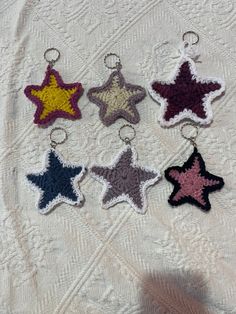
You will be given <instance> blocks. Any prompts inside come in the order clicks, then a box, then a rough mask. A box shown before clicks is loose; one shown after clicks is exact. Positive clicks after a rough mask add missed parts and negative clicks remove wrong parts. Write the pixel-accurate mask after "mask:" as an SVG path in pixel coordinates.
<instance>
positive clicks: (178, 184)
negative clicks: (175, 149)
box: [165, 148, 224, 211]
mask: <svg viewBox="0 0 236 314" xmlns="http://www.w3.org/2000/svg"><path fill="white" fill-rule="evenodd" d="M165 177H166V179H167V180H168V181H170V182H171V183H172V184H173V185H174V190H173V192H172V193H171V195H170V197H169V199H168V202H169V203H170V204H171V205H173V206H178V205H181V204H184V203H190V204H193V205H196V206H198V207H200V208H202V209H203V210H204V211H209V210H210V209H211V204H210V202H209V198H208V196H209V193H210V192H213V191H215V190H220V189H221V188H222V187H223V186H224V180H223V179H222V178H221V177H217V176H215V175H213V174H211V173H209V172H208V171H206V168H205V162H204V160H203V159H202V156H201V154H200V153H199V152H198V150H197V148H194V151H193V153H192V155H191V156H190V157H189V159H188V160H187V161H186V162H185V163H184V165H183V166H182V167H178V166H176V167H170V168H168V169H166V170H165Z"/></svg>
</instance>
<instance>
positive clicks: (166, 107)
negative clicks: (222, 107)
mask: <svg viewBox="0 0 236 314" xmlns="http://www.w3.org/2000/svg"><path fill="white" fill-rule="evenodd" d="M224 90H225V83H224V82H223V81H222V80H220V79H217V78H206V79H202V78H200V77H199V76H198V75H197V71H196V66H195V63H194V62H193V61H192V60H191V59H190V58H189V57H187V56H183V57H182V58H181V60H180V62H179V64H178V65H177V67H176V70H175V74H174V76H173V77H172V78H171V79H170V80H169V81H166V82H163V81H154V82H152V83H151V85H150V87H149V92H150V94H151V96H152V97H153V99H154V100H156V101H157V102H159V103H160V104H161V114H160V116H159V121H160V124H161V125H162V126H171V125H174V124H176V123H177V122H179V121H181V120H183V119H187V118H188V119H191V120H193V121H194V122H196V123H200V124H203V125H204V124H209V123H210V122H211V121H212V119H213V114H212V108H211V101H212V100H213V99H214V98H216V97H217V96H219V95H221V94H222V93H223V91H224Z"/></svg>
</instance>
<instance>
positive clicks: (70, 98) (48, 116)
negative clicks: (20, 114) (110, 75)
mask: <svg viewBox="0 0 236 314" xmlns="http://www.w3.org/2000/svg"><path fill="white" fill-rule="evenodd" d="M82 93H83V88H82V85H81V84H80V83H73V84H65V83H64V82H63V81H62V78H61V76H60V74H59V73H58V72H57V71H56V70H54V69H52V68H51V67H50V66H48V68H47V72H46V76H45V78H44V81H43V83H42V85H41V86H38V85H30V86H27V87H26V88H25V95H26V96H27V97H28V98H29V99H30V100H31V101H32V102H33V103H34V104H35V105H36V106H37V110H36V112H35V116H34V117H35V118H34V123H36V124H47V123H49V122H53V121H54V120H55V119H56V118H60V117H62V118H67V119H78V118H80V117H81V113H80V110H79V108H78V106H77V102H78V99H79V98H80V96H81V95H82Z"/></svg>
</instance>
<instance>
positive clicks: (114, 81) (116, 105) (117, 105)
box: [87, 71, 146, 126]
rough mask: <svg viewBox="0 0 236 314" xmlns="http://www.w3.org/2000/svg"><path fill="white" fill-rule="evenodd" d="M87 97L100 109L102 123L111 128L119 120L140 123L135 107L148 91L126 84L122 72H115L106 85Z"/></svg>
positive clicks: (95, 88)
mask: <svg viewBox="0 0 236 314" xmlns="http://www.w3.org/2000/svg"><path fill="white" fill-rule="evenodd" d="M87 95H88V98H89V100H90V101H91V102H93V103H95V104H96V105H97V106H98V107H99V108H100V111H99V116H100V119H101V121H102V122H103V123H104V124H105V125H106V126H109V125H111V124H112V123H114V122H115V121H116V120H117V119H118V118H124V119H125V120H127V121H128V122H130V123H134V124H135V123H138V122H139V120H140V117H139V113H138V111H137V109H136V107H135V105H136V104H137V103H139V102H140V101H141V100H143V99H144V97H145V96H146V91H145V89H144V88H143V87H141V86H139V85H133V84H128V83H126V82H125V79H124V77H123V75H122V74H121V72H120V71H114V72H112V73H111V75H110V77H109V79H108V81H107V82H106V83H105V84H104V85H102V86H100V87H93V88H91V89H90V90H89V91H88V94H87Z"/></svg>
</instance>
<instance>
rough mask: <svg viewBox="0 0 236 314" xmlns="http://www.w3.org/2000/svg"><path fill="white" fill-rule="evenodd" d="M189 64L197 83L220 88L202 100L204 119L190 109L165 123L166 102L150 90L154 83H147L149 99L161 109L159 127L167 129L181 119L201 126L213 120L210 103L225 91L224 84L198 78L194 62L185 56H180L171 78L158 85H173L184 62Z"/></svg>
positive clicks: (216, 80) (214, 79) (211, 79)
mask: <svg viewBox="0 0 236 314" xmlns="http://www.w3.org/2000/svg"><path fill="white" fill-rule="evenodd" d="M186 61H187V62H189V64H190V71H191V73H192V76H193V78H195V79H196V81H197V82H200V83H210V82H213V83H218V84H220V85H221V88H220V89H218V90H216V91H212V92H210V93H208V94H206V96H205V97H204V98H203V103H202V105H203V109H204V111H205V113H206V118H204V119H203V118H200V117H198V116H197V115H196V114H195V113H194V112H192V110H190V109H184V110H183V111H182V112H180V113H179V114H177V115H176V116H175V117H173V118H171V119H170V120H169V121H166V120H165V119H164V115H165V112H166V110H167V107H168V101H167V99H165V98H162V97H161V96H160V95H159V94H157V93H156V92H155V91H154V90H153V89H152V84H153V83H154V82H155V81H156V80H155V81H152V82H151V83H149V86H148V92H149V94H150V95H151V97H152V98H153V99H154V100H155V101H157V102H158V103H160V105H161V109H160V115H159V117H158V120H159V122H160V124H161V126H164V127H169V126H172V125H175V124H176V123H178V122H180V121H181V120H183V119H191V120H192V121H194V122H196V123H199V124H201V125H207V124H210V123H211V122H212V120H213V113H212V107H211V102H212V100H213V99H214V98H216V97H217V96H220V95H221V94H222V93H223V92H224V91H225V82H224V81H223V80H222V79H219V78H215V77H208V78H204V79H203V78H201V77H200V76H198V75H197V69H196V65H195V63H194V61H193V60H192V59H191V58H189V57H188V56H187V55H182V56H181V58H180V60H179V62H178V64H177V66H176V67H175V70H174V75H173V76H171V78H170V79H169V80H167V81H158V82H159V83H160V84H173V83H174V82H175V80H176V78H177V76H178V74H179V71H180V67H181V65H182V64H183V63H184V62H186Z"/></svg>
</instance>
